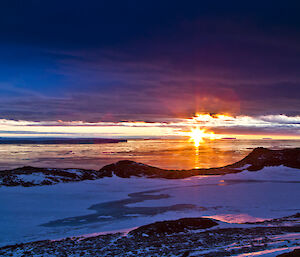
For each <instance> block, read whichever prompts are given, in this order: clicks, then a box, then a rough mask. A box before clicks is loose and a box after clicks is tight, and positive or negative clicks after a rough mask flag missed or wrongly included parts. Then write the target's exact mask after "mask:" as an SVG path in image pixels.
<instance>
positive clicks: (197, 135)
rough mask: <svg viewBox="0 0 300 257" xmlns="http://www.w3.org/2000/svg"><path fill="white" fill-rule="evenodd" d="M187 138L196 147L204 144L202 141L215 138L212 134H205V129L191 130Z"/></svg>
mask: <svg viewBox="0 0 300 257" xmlns="http://www.w3.org/2000/svg"><path fill="white" fill-rule="evenodd" d="M189 136H190V139H191V140H192V141H193V142H194V145H195V146H196V147H198V146H199V145H200V143H202V142H204V139H214V138H215V134H214V133H213V132H206V130H205V129H200V128H193V129H192V130H191V132H189Z"/></svg>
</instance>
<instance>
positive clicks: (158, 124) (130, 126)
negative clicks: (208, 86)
mask: <svg viewBox="0 0 300 257" xmlns="http://www.w3.org/2000/svg"><path fill="white" fill-rule="evenodd" d="M195 128H200V129H201V130H202V129H204V130H205V131H209V132H208V133H210V136H209V135H205V136H204V137H212V135H214V138H224V137H235V138H237V139H246V138H249V139H257V138H266V137H271V138H274V139H300V133H299V131H300V116H286V115H265V116H257V117H251V116H243V115H240V116H231V115H229V114H208V113H203V114H200V113H198V114H196V115H195V116H194V117H191V118H173V119H170V118H169V119H165V120H162V119H160V120H157V121H155V122H145V121H123V122H93V123H92V122H85V121H61V120H58V121H24V120H23V121H22V120H7V119H0V136H2V137H41V136H43V137H50V136H52V137H53V136H55V137H110V138H134V137H136V138H143V137H144V138H149V137H150V138H157V137H163V138H171V137H189V136H190V133H191V131H192V130H193V129H195Z"/></svg>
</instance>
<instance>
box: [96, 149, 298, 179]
mask: <svg viewBox="0 0 300 257" xmlns="http://www.w3.org/2000/svg"><path fill="white" fill-rule="evenodd" d="M279 165H283V166H286V167H291V168H298V169H300V148H294V149H283V150H270V149H266V148H262V147H259V148H255V149H254V150H253V151H252V152H251V153H250V154H249V155H247V156H246V157H245V158H244V159H242V160H241V161H239V162H236V163H234V164H231V165H227V166H225V167H220V168H210V169H192V170H165V169H160V168H156V167H153V166H149V165H145V164H142V163H137V162H134V161H127V160H125V161H119V162H117V163H113V164H110V165H106V166H104V167H103V168H102V169H100V172H106V173H109V174H115V175H116V176H118V177H122V178H129V177H131V176H137V177H150V178H167V179H179V178H187V177H191V176H197V175H224V174H228V173H238V172H241V171H243V170H249V171H258V170H261V169H262V168H264V167H267V166H279Z"/></svg>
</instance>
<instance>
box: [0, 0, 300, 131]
mask: <svg viewBox="0 0 300 257" xmlns="http://www.w3.org/2000/svg"><path fill="white" fill-rule="evenodd" d="M299 13H300V4H299V3H297V1H284V2H283V1H192V0H191V1H176V0H173V1H169V0H165V1H156V0H152V1H130V0H125V1H124V0H123V1H116V0H115V1H113V0H112V1H100V0H99V1H94V0H90V1H77V0H72V1H68V0H65V1H58V0H52V1H48V0H45V1H40V0H26V1H22V0H10V1H1V2H0V37H1V40H0V57H1V58H0V137H1V136H37V135H39V136H40V135H43V136H45V135H46V136H53V135H55V136H57V135H60V136H66V135H68V136H79V135H80V136H104V137H119V136H123V137H126V136H134V135H136V136H145V137H146V136H155V137H159V136H172V135H181V134H184V133H185V131H187V130H189V129H190V127H191V126H201V127H207V128H208V129H209V130H212V131H215V133H220V134H224V135H259V136H266V135H270V136H280V135H281V136H284V137H300V132H299V130H300V72H299V71H300V16H299ZM217 114H220V115H221V114H222V115H226V117H227V118H226V119H229V120H231V122H229V121H226V119H223V120H222V119H221V118H220V117H221V116H218V115H217ZM207 115H208V116H209V117H210V118H208V116H207ZM197 117H198V118H197ZM199 117H201V118H199ZM203 119H204V121H203ZM206 119H211V121H210V122H207V121H206ZM232 119H233V120H234V122H233V121H232ZM233 123H234V124H233Z"/></svg>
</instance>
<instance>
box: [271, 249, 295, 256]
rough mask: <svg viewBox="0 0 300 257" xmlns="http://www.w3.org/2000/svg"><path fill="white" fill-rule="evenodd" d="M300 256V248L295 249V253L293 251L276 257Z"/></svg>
mask: <svg viewBox="0 0 300 257" xmlns="http://www.w3.org/2000/svg"><path fill="white" fill-rule="evenodd" d="M299 256H300V248H299V249H295V250H294V251H291V252H289V253H282V254H279V255H277V256H276V257H299Z"/></svg>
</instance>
